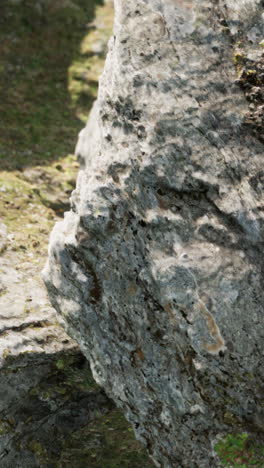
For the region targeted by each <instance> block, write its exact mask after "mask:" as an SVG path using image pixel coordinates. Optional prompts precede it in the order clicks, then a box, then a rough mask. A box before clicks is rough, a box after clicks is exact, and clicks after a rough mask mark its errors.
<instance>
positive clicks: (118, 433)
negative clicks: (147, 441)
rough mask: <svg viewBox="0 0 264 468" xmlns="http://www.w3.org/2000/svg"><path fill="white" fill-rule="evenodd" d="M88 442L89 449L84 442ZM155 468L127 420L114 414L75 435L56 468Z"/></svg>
mask: <svg viewBox="0 0 264 468" xmlns="http://www.w3.org/2000/svg"><path fill="white" fill-rule="evenodd" d="M83 440H86V449H83V443H82V441H83ZM72 466H75V467H76V468H87V467H88V466H89V468H138V467H144V468H153V466H154V465H153V463H152V462H151V460H150V459H149V457H148V456H147V454H146V451H145V450H144V448H143V447H142V446H141V445H140V444H139V443H138V442H137V441H136V440H135V438H134V434H133V431H132V429H131V427H130V426H129V424H128V423H127V421H126V420H125V418H124V416H123V415H122V414H121V413H120V411H118V410H113V411H112V412H110V413H109V414H108V415H107V416H101V417H100V418H98V419H95V420H94V421H92V422H91V424H90V425H89V426H88V427H86V428H83V429H82V430H80V431H77V432H75V433H74V434H73V435H72V437H71V438H70V439H69V440H68V441H67V443H66V444H65V445H64V448H63V450H62V454H61V458H60V461H59V462H58V463H57V465H56V468H62V467H67V468H70V467H72Z"/></svg>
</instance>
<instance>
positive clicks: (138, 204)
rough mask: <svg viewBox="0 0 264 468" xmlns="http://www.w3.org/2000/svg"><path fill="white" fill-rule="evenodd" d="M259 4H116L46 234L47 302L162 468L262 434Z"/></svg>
mask: <svg viewBox="0 0 264 468" xmlns="http://www.w3.org/2000/svg"><path fill="white" fill-rule="evenodd" d="M262 3H263V2H260V1H257V0H253V1H247V0H245V1H241V2H236V1H233V0H220V1H219V2H208V1H206V0H188V1H187V0H186V1H180V0H166V1H165V0H133V1H132V0H126V1H124V0H116V2H115V8H116V19H115V30H114V37H113V38H112V40H111V42H110V50H109V54H108V57H107V61H106V65H105V71H104V74H103V76H102V78H101V82H100V90H99V97H98V101H97V103H96V105H95V108H94V110H93V113H92V119H93V121H90V122H89V123H88V126H87V128H86V129H85V130H83V132H82V133H81V135H80V140H79V143H78V147H77V153H79V156H80V158H81V160H82V161H83V169H82V170H81V171H80V173H79V177H78V182H77V188H76V190H75V191H74V192H73V194H72V199H71V202H72V209H71V211H70V212H69V213H66V215H65V219H64V221H63V222H61V223H58V224H57V225H56V227H55V228H54V231H53V233H52V235H51V242H50V251H49V260H48V264H47V267H46V269H45V271H44V278H45V282H46V285H47V287H48V290H49V294H50V298H51V301H52V304H53V305H54V306H55V308H56V309H57V311H58V312H59V314H60V316H61V319H62V320H63V321H64V325H65V328H66V331H67V332H68V333H69V334H70V335H71V336H73V337H74V338H75V339H76V340H77V341H78V343H79V345H80V347H81V349H82V351H83V353H84V354H85V355H86V357H87V358H88V359H89V360H90V362H91V367H92V370H93V375H94V377H95V379H96V380H97V382H98V383H99V384H100V385H101V386H103V387H104V388H105V390H106V391H107V393H108V395H110V396H111V397H112V398H113V399H114V400H115V402H116V403H117V405H118V406H119V407H121V408H123V410H124V412H125V414H126V416H127V418H128V419H129V421H130V422H131V423H132V424H133V427H134V429H135V432H136V434H137V437H138V438H139V439H140V440H141V441H142V442H143V443H144V444H145V445H146V446H147V448H148V450H149V453H150V454H151V455H152V456H153V458H154V459H155V461H156V464H157V466H160V467H163V468H174V467H176V466H177V467H180V466H182V467H188V468H194V467H199V468H207V467H208V466H218V461H217V458H216V456H215V454H214V451H213V445H214V441H215V440H216V439H217V438H218V437H220V436H221V435H223V434H225V433H228V432H231V431H248V432H249V433H259V434H261V433H262V434H263V430H264V426H263V420H264V418H263V416H264V414H263V327H262V326H261V324H262V323H263V299H264V297H263V253H262V250H263V226H264V224H263V195H262V194H263V142H262V139H261V135H260V130H259V126H258V125H257V127H256V126H255V127H254V125H253V126H252V124H251V123H250V124H249V123H248V112H249V103H248V101H247V97H248V99H250V98H249V96H250V95H251V93H248V96H247V95H246V96H245V93H244V91H245V87H244V85H246V84H245V83H246V80H245V79H244V78H245V75H243V73H244V74H246V76H248V81H250V79H251V78H250V75H252V73H258V70H260V67H259V66H255V67H252V69H251V68H250V67H249V66H248V64H249V63H252V65H253V64H256V63H257V64H259V63H260V62H261V57H262V53H263V52H262V48H261V41H262V39H263V33H264V32H263V22H262V20H261V14H262ZM250 61H251V62H250ZM250 70H253V71H252V73H251V72H250ZM242 75H243V76H242ZM257 80H258V81H257V83H258V86H259V88H260V90H261V89H263V76H262V75H261V73H260V74H259V76H258V77H257ZM242 83H243V86H242ZM261 87H262V88H261ZM258 108H259V106H258Z"/></svg>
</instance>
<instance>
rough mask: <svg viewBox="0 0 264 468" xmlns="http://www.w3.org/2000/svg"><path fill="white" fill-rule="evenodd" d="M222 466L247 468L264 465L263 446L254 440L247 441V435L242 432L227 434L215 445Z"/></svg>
mask: <svg viewBox="0 0 264 468" xmlns="http://www.w3.org/2000/svg"><path fill="white" fill-rule="evenodd" d="M215 450H216V453H217V454H218V456H219V458H220V460H221V462H222V463H223V465H224V466H228V467H230V468H249V467H251V466H255V467H257V468H263V466H264V446H263V445H260V444H258V443H256V442H254V443H249V436H248V434H246V433H243V434H229V435H227V436H226V437H225V438H224V439H223V440H221V441H219V442H218V443H217V444H216V446H215Z"/></svg>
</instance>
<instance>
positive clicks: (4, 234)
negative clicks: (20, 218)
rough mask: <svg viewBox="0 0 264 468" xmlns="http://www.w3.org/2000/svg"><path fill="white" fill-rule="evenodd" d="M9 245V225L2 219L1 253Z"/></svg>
mask: <svg viewBox="0 0 264 468" xmlns="http://www.w3.org/2000/svg"><path fill="white" fill-rule="evenodd" d="M6 245H7V227H6V225H5V224H4V223H2V222H1V221H0V254H1V253H2V252H3V251H4V250H5V249H6Z"/></svg>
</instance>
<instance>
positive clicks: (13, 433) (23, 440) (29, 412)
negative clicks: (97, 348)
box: [0, 237, 113, 468]
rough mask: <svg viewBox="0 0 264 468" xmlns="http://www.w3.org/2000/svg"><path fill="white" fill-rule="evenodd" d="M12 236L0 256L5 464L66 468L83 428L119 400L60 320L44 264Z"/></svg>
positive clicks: (1, 452) (0, 437) (0, 443)
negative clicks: (27, 255) (24, 254)
mask: <svg viewBox="0 0 264 468" xmlns="http://www.w3.org/2000/svg"><path fill="white" fill-rule="evenodd" d="M11 239H12V237H11V238H10V241H9V242H8V244H7V248H6V250H5V252H4V253H3V254H2V255H1V256H0V270H1V281H0V466H1V468H10V467H16V468H31V467H32V468H35V467H46V466H55V463H58V464H56V466H58V467H59V466H65V463H62V464H61V465H60V464H59V461H60V458H61V457H63V455H64V452H65V450H66V451H67V453H68V456H72V453H73V452H74V449H73V448H71V444H72V440H73V438H74V437H77V436H78V434H79V432H78V431H80V440H79V444H80V447H81V448H83V449H86V445H87V440H86V439H85V438H84V437H83V436H82V435H81V434H82V431H83V430H85V429H87V428H88V427H89V426H90V425H91V422H92V421H93V419H95V418H96V417H98V416H99V415H104V414H106V413H108V412H109V411H110V409H111V408H112V407H113V404H112V403H111V402H110V401H109V399H108V398H107V397H106V396H105V394H104V393H103V391H102V390H101V389H100V388H98V387H96V385H95V383H94V381H93V379H92V376H91V371H90V368H89V364H88V362H87V360H86V359H85V358H84V357H83V355H82V354H81V352H80V350H79V347H78V346H77V344H76V343H75V342H74V341H73V340H71V339H70V338H69V336H67V335H66V334H65V332H64V331H63V329H62V327H61V326H60V324H59V323H58V321H57V320H56V315H55V311H54V309H52V308H51V306H50V304H49V302H48V298H47V294H46V291H45V288H44V285H43V283H42V281H41V278H40V277H39V268H38V267H39V266H38V263H37V262H34V261H32V260H31V261H29V262H27V263H26V262H25V261H24V262H23V263H22V261H21V254H19V253H17V252H15V251H12V250H11V248H10V247H11V246H12V243H11V242H12V240H11ZM16 265H19V270H18V267H17V266H16ZM54 442H55V443H54ZM86 458H87V454H86Z"/></svg>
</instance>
